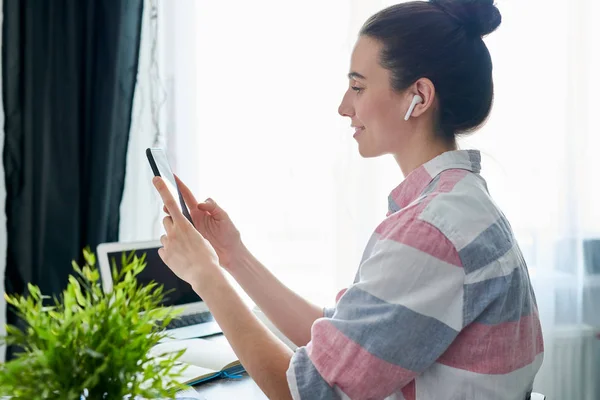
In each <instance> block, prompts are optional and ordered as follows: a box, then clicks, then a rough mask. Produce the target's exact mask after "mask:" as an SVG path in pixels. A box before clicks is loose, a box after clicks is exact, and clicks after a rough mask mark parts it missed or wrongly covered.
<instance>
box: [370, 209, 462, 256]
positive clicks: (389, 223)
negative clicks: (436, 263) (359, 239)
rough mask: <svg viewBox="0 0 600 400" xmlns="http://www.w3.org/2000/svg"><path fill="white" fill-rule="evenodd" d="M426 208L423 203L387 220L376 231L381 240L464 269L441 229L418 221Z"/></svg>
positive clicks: (454, 249)
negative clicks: (394, 242) (403, 245)
mask: <svg viewBox="0 0 600 400" xmlns="http://www.w3.org/2000/svg"><path fill="white" fill-rule="evenodd" d="M426 206H427V204H426V203H425V202H423V203H421V204H418V205H416V206H415V207H411V208H410V209H407V210H406V211H402V212H399V213H397V214H394V215H393V216H391V217H389V218H387V219H386V220H385V221H384V222H383V223H381V225H379V226H378V227H377V229H376V230H375V231H376V232H377V233H378V234H379V240H394V241H396V242H398V243H402V244H405V245H407V246H410V247H413V248H415V249H418V250H420V251H422V252H424V253H427V254H429V255H430V256H432V257H435V258H437V259H439V260H442V261H444V262H447V263H448V264H452V265H456V266H457V267H462V262H461V260H460V257H459V255H458V252H457V251H456V248H455V247H454V245H453V244H452V242H450V240H449V239H448V238H447V237H446V236H445V235H444V234H443V233H442V232H440V231H439V229H437V228H436V227H434V226H433V225H431V224H429V223H428V222H425V221H421V220H419V219H418V217H419V215H421V212H422V211H423V209H424V208H425V207H426Z"/></svg>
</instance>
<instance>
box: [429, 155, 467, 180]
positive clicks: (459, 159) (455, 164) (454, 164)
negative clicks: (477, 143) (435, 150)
mask: <svg viewBox="0 0 600 400" xmlns="http://www.w3.org/2000/svg"><path fill="white" fill-rule="evenodd" d="M472 164H473V163H472V162H471V156H470V155H469V153H468V152H467V151H464V150H462V151H461V150H458V151H451V152H446V153H444V154H441V155H440V156H438V157H436V158H434V159H433V160H431V161H428V162H426V163H425V164H424V165H423V167H424V168H425V170H426V171H427V173H428V174H429V176H431V177H435V176H436V175H438V174H439V173H440V171H443V170H447V169H454V168H458V169H466V168H468V169H469V170H471V169H472V168H473V166H472Z"/></svg>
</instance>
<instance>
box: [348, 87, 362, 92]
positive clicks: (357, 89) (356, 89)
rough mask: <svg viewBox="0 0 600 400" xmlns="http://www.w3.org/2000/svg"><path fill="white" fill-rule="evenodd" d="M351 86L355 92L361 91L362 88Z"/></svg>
mask: <svg viewBox="0 0 600 400" xmlns="http://www.w3.org/2000/svg"><path fill="white" fill-rule="evenodd" d="M351 88H352V90H354V91H355V92H356V93H360V92H362V90H363V89H362V88H359V87H358V86H352V87H351Z"/></svg>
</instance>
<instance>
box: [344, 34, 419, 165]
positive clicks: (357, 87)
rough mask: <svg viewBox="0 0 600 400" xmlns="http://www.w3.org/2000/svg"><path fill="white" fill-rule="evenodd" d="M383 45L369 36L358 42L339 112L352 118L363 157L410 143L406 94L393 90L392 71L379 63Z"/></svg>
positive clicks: (380, 153)
mask: <svg viewBox="0 0 600 400" xmlns="http://www.w3.org/2000/svg"><path fill="white" fill-rule="evenodd" d="M381 49H382V44H381V43H380V42H379V41H378V40H376V39H372V38H369V37H366V36H361V37H360V38H359V39H358V41H357V42H356V46H355V47H354V51H353V53H352V59H351V63H350V73H349V74H348V78H349V85H348V90H347V91H346V93H345V94H344V98H343V99H342V103H341V104H340V107H339V110H338V112H339V113H340V115H342V116H344V117H349V118H350V119H351V121H352V127H353V128H355V133H354V139H356V141H357V142H358V151H359V153H360V155H361V156H363V157H377V156H380V155H383V154H396V153H400V152H401V150H402V148H403V147H404V146H405V145H406V144H407V143H406V142H407V140H408V138H407V134H406V133H405V131H406V130H407V123H406V122H405V121H404V115H405V114H406V111H407V109H408V107H409V106H410V100H408V101H407V97H408V96H407V95H406V94H404V93H398V92H396V91H394V90H393V89H392V86H391V80H390V71H388V70H387V69H385V68H383V67H382V66H381V65H380V64H379V55H380V52H381Z"/></svg>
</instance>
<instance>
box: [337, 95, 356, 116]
mask: <svg viewBox="0 0 600 400" xmlns="http://www.w3.org/2000/svg"><path fill="white" fill-rule="evenodd" d="M338 113H339V114H340V115H341V116H342V117H350V118H352V117H353V116H354V107H352V104H351V102H350V99H349V98H348V92H346V94H344V98H343V99H342V102H341V103H340V106H339V107H338Z"/></svg>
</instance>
